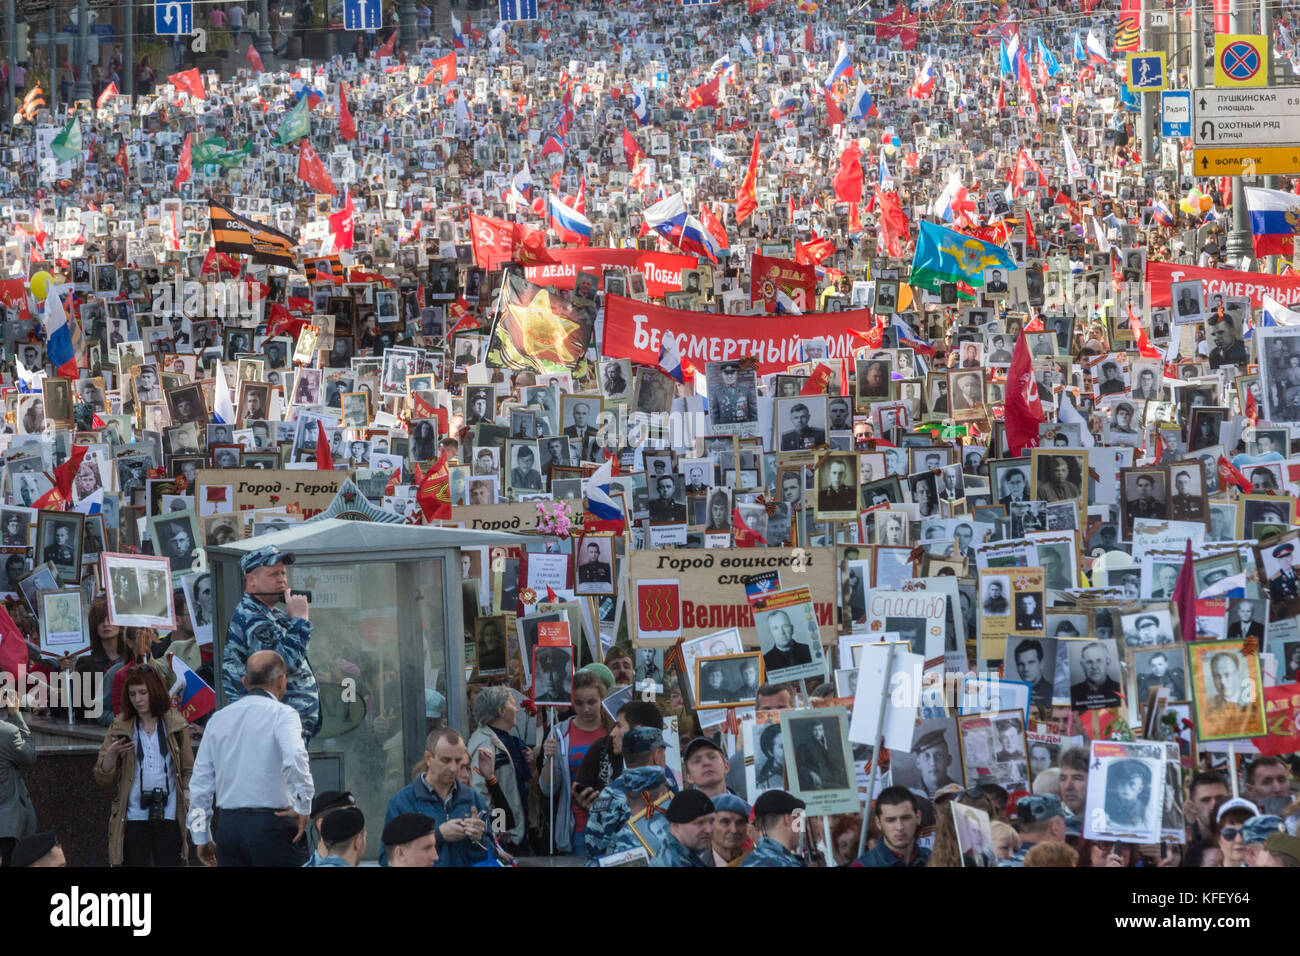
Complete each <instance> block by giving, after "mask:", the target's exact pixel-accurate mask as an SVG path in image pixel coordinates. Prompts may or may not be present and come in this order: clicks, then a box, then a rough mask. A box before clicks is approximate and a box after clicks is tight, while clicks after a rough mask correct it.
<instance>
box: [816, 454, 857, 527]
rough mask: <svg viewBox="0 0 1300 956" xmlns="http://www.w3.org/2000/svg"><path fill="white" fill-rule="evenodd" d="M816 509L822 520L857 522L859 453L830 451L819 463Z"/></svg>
mask: <svg viewBox="0 0 1300 956" xmlns="http://www.w3.org/2000/svg"><path fill="white" fill-rule="evenodd" d="M814 483H815V496H814V499H813V501H814V510H815V514H816V518H817V520H818V521H854V520H856V519H857V516H858V501H859V493H858V458H857V453H856V452H830V453H829V454H827V455H825V456H824V457H823V458H822V459H821V462H820V464H818V466H817V468H816V471H815V477H814Z"/></svg>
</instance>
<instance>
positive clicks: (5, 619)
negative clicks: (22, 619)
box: [0, 606, 27, 680]
mask: <svg viewBox="0 0 1300 956" xmlns="http://www.w3.org/2000/svg"><path fill="white" fill-rule="evenodd" d="M26 665H27V642H26V641H25V640H24V639H23V632H22V631H20V630H18V625H17V624H15V623H14V619H13V618H11V617H10V616H9V612H8V611H7V610H5V609H4V607H3V606H0V672H3V673H5V674H12V675H13V676H14V679H15V680H17V675H18V671H19V669H20V668H23V667H25V666H26Z"/></svg>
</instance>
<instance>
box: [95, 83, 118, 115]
mask: <svg viewBox="0 0 1300 956" xmlns="http://www.w3.org/2000/svg"><path fill="white" fill-rule="evenodd" d="M117 95H118V93H117V84H116V83H109V84H108V86H106V87H104V92H103V93H100V94H99V99H97V100H95V109H97V110H102V109H103V108H104V104H105V103H107V102H108V101H109V99H110V98H112V97H114V96H117Z"/></svg>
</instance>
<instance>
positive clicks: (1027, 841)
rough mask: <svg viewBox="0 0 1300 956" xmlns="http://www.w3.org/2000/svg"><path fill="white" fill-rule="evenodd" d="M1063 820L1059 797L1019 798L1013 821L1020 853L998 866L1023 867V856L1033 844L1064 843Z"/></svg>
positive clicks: (1064, 828) (1063, 812) (1063, 807)
mask: <svg viewBox="0 0 1300 956" xmlns="http://www.w3.org/2000/svg"><path fill="white" fill-rule="evenodd" d="M1065 817H1066V810H1065V806H1064V805H1063V804H1062V803H1061V798H1060V797H1057V796H1053V795H1052V794H1050V793H1035V794H1034V795H1032V796H1029V797H1021V798H1020V799H1019V800H1017V801H1016V819H1017V820H1019V821H1020V837H1021V843H1020V849H1018V850H1016V851H1015V852H1014V853H1012V854H1011V856H1010V857H1008V858H1007V859H1005V860H999V861H998V866H1013V867H1014V866H1024V865H1025V855H1026V854H1027V853H1028V852H1029V851H1030V850H1032V849H1033V848H1034V846H1035V845H1036V844H1039V843H1047V842H1048V841H1054V842H1057V843H1064V842H1065V836H1066V826H1065ZM1076 819H1077V818H1076Z"/></svg>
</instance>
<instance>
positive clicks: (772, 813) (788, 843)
mask: <svg viewBox="0 0 1300 956" xmlns="http://www.w3.org/2000/svg"><path fill="white" fill-rule="evenodd" d="M805 806H806V804H805V803H804V802H803V801H802V800H800V799H799V798H798V797H794V796H791V795H790V794H788V793H786V792H785V791H784V790H767V791H764V792H763V793H762V794H761V795H760V796H759V798H758V799H757V800H755V801H754V826H755V827H756V828H757V830H758V832H759V833H760V834H761V837H760V838H759V841H758V843H757V844H755V846H754V849H753V850H751V851H750V853H749V855H748V856H747V857H745V862H744V863H742V864H740V865H741V866H742V867H747V866H803V865H804V861H803V860H802V859H801V858H800V857H799V856H798V855H796V853H795V850H797V849H798V848H799V834H800V833H801V832H802V831H803V827H802V826H798V825H796V823H795V814H797V813H802V811H803V809H804V807H805Z"/></svg>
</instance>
